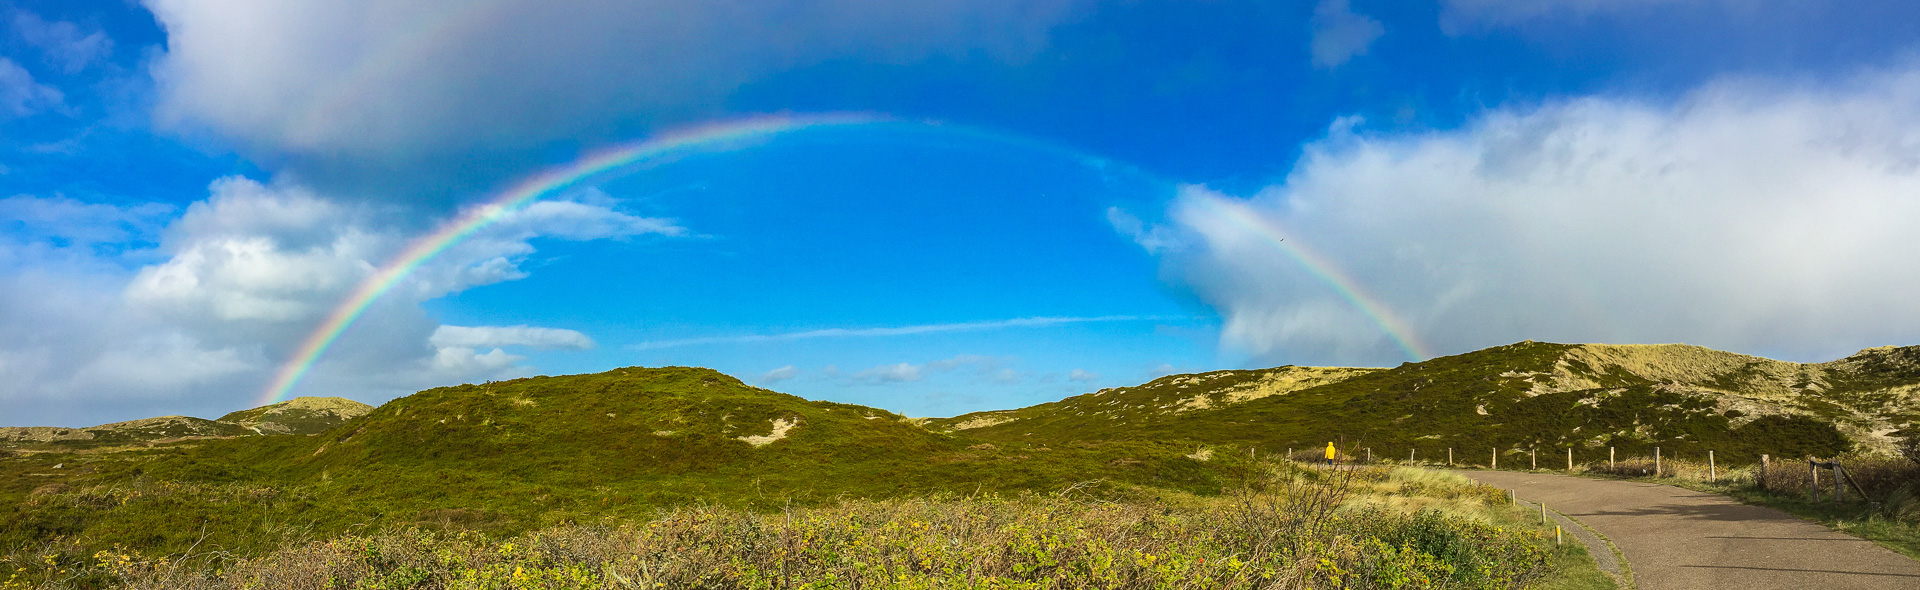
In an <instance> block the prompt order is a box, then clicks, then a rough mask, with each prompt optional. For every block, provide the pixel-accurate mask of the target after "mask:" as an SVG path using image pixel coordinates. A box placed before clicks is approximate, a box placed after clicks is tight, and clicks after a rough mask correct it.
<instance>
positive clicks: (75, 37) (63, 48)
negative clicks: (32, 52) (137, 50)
mask: <svg viewBox="0 0 1920 590" xmlns="http://www.w3.org/2000/svg"><path fill="white" fill-rule="evenodd" d="M11 24H12V27H13V34H14V36H15V37H17V38H19V39H20V40H21V41H25V42H26V43H27V44H28V45H32V46H34V47H37V48H39V49H40V51H41V52H43V53H45V54H46V58H47V63H48V64H49V65H52V66H54V67H57V68H60V70H61V71H63V72H66V73H68V74H72V73H76V72H79V71H81V70H84V69H86V68H87V66H90V65H93V64H94V63H95V62H98V61H101V60H104V59H106V58H107V56H108V55H111V54H113V39H110V38H108V37H107V34H106V33H105V32H102V31H91V32H83V31H81V29H80V26H79V25H75V24H73V23H70V22H66V21H53V22H48V21H47V20H45V19H42V18H40V16H39V15H36V14H33V13H31V12H26V11H15V12H14V13H13V18H12V23H11Z"/></svg>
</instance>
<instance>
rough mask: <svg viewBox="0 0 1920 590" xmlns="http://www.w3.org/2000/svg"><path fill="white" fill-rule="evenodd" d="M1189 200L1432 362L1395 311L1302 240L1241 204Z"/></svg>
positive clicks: (1201, 198) (1406, 350) (1199, 197)
mask: <svg viewBox="0 0 1920 590" xmlns="http://www.w3.org/2000/svg"><path fill="white" fill-rule="evenodd" d="M1190 199H1191V200H1189V203H1192V204H1195V205H1196V206H1198V207H1199V208H1200V209H1201V210H1202V212H1203V213H1202V214H1206V215H1211V216H1213V217H1214V218H1216V219H1220V220H1224V221H1226V222H1228V223H1230V224H1232V225H1234V226H1235V227H1238V228H1240V229H1242V230H1245V231H1247V232H1248V233H1250V234H1252V235H1253V236H1255V237H1257V238H1259V239H1260V240H1261V241H1263V242H1266V243H1267V244H1268V245H1270V246H1272V247H1273V248H1274V249H1275V250H1279V251H1280V252H1283V253H1285V254H1286V255H1287V256H1289V257H1291V258H1293V259H1294V261H1295V262H1299V263H1300V266H1301V267H1302V268H1305V269H1306V270H1307V273H1309V274H1312V275H1313V276H1314V278H1317V279H1320V281H1321V282H1324V283H1326V284H1327V285H1328V286H1330V287H1333V291H1334V293H1337V294H1339V295H1340V297H1341V298H1342V299H1346V300H1347V303H1348V304H1350V305H1352V306H1353V307H1354V309H1357V310H1360V313H1361V314H1363V315H1365V316H1367V319H1369V320H1371V321H1372V322H1373V323H1374V324H1375V325H1377V326H1379V327H1380V330H1381V331H1382V332H1384V333H1385V334H1386V335H1387V338H1388V339H1389V340H1392V341H1393V343H1394V345H1395V346H1398V347H1399V348H1400V350H1401V352H1404V353H1406V355H1407V356H1408V357H1409V358H1411V359H1412V360H1414V361H1415V362H1418V361H1424V360H1427V359H1429V358H1433V354H1432V352H1430V351H1429V350H1428V349H1427V346H1426V345H1425V344H1423V343H1421V342H1420V338H1419V337H1418V336H1417V333H1416V332H1414V330H1413V328H1412V326H1409V325H1407V322H1406V320H1404V319H1401V318H1400V316H1399V315H1398V314H1395V313H1394V312H1393V308H1391V307H1388V306H1387V305H1386V304H1385V303H1382V302H1381V301H1380V299H1379V298H1377V297H1374V296H1373V295H1372V294H1369V293H1367V291H1366V290H1365V289H1362V288H1361V286H1360V283H1359V282H1358V281H1355V280H1353V278H1352V277H1349V276H1347V274H1346V273H1344V272H1341V270H1340V267H1338V266H1336V265H1334V264H1333V261H1331V260H1328V259H1327V258H1326V257H1324V256H1321V255H1320V254H1318V253H1316V252H1314V251H1313V250H1312V249H1309V248H1308V247H1307V246H1306V244H1304V243H1301V242H1300V240H1288V239H1287V238H1288V236H1287V233H1286V232H1285V231H1283V230H1281V229H1280V227H1279V226H1278V225H1275V224H1274V223H1273V222H1271V221H1269V220H1267V219H1266V218H1264V217H1262V216H1260V215H1259V214H1257V213H1255V212H1254V211H1253V210H1252V209H1251V208H1249V207H1247V206H1246V205H1244V204H1241V203H1236V202H1229V201H1226V200H1223V199H1221V198H1218V197H1214V196H1211V195H1197V196H1193V197H1190Z"/></svg>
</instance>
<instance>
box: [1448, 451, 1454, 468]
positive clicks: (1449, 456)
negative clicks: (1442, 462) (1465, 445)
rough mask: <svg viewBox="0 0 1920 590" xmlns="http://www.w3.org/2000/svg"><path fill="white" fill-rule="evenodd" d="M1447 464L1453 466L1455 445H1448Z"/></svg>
mask: <svg viewBox="0 0 1920 590" xmlns="http://www.w3.org/2000/svg"><path fill="white" fill-rule="evenodd" d="M1447 466H1448V467H1452V466H1453V447H1447Z"/></svg>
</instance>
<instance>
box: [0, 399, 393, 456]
mask: <svg viewBox="0 0 1920 590" xmlns="http://www.w3.org/2000/svg"><path fill="white" fill-rule="evenodd" d="M371 411H373V406H369V405H366V404H363V403H360V402H356V401H353V400H350V399H346V398H339V397H298V398H294V399H290V400H287V401H284V402H280V403H276V404H269V405H265V406H260V407H258V408H253V409H251V410H241V411H238V412H233V413H231V414H227V415H225V416H222V417H220V419H219V420H207V419H205V418H194V417H190V416H161V417H158V418H143V419H140V420H129V421H126V422H115V423H112V424H101V425H99V426H90V427H87V428H62V427H56V426H24V427H5V428H0V449H6V450H13V451H23V452H58V451H74V450H81V449H90V450H102V449H114V448H118V447H128V446H153V445H156V444H165V443H172V442H179V441H183V440H193V439H210V438H233V437H240V436H270V435H288V434H319V433H321V432H324V431H326V430H327V429H329V428H332V427H335V426H339V425H340V424H343V423H345V422H346V421H347V420H349V419H352V418H354V417H357V416H361V415H364V414H366V413H367V412H371Z"/></svg>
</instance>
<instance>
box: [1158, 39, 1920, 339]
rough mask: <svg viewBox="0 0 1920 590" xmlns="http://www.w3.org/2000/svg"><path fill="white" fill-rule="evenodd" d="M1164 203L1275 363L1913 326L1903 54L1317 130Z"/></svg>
mask: <svg viewBox="0 0 1920 590" xmlns="http://www.w3.org/2000/svg"><path fill="white" fill-rule="evenodd" d="M1170 217H1171V218H1172V220H1173V222H1172V226H1173V227H1176V228H1178V229H1179V230H1181V231H1182V232H1183V235H1184V236H1186V239H1187V240H1188V241H1189V242H1188V243H1187V245H1186V246H1185V247H1184V248H1182V249H1180V250H1179V251H1177V252H1173V253H1169V254H1166V255H1165V256H1164V258H1163V260H1164V262H1165V263H1166V264H1168V265H1169V267H1170V270H1172V271H1173V274H1175V275H1177V276H1180V277H1182V278H1183V280H1184V281H1186V282H1187V283H1188V284H1189V285H1190V286H1191V287H1192V288H1193V289H1194V291H1195V292H1196V293H1197V294H1198V295H1199V296H1200V297H1201V298H1202V299H1203V300H1205V301H1206V302H1207V303H1209V304H1210V305H1212V306H1213V307H1215V308H1216V309H1217V310H1218V311H1219V313H1220V314H1221V315H1222V317H1223V318H1224V320H1225V324H1224V326H1223V331H1222V338H1223V341H1224V343H1225V344H1227V345H1229V346H1232V347H1234V348H1238V349H1241V350H1244V351H1247V352H1249V353H1251V354H1254V355H1256V356H1259V357H1262V358H1265V359H1268V360H1271V361H1275V362H1280V361H1285V362H1313V363H1391V362H1396V361H1399V360H1403V359H1404V358H1405V356H1406V353H1405V352H1404V349H1406V348H1415V349H1418V348H1419V347H1420V346H1421V345H1422V344H1424V345H1425V346H1427V347H1430V348H1431V350H1433V351H1434V352H1436V353H1441V354H1446V353H1456V352H1462V351H1466V350H1472V349H1477V348H1480V347H1484V346H1489V345H1496V344H1503V343H1508V342H1513V341H1518V340H1522V339H1539V340H1556V341H1576V342H1584V341H1600V342H1673V341H1680V342H1690V343H1695V344H1702V345H1707V346H1714V347H1718V348H1726V349H1733V350H1739V351H1749V352H1762V353H1772V354H1778V355H1783V356H1788V357H1798V358H1802V359H1823V358H1829V357H1831V356H1834V355H1839V354H1845V353H1847V352H1850V351H1851V350H1853V349H1857V348H1860V347H1864V346H1873V345H1882V344H1895V343H1901V344H1904V343H1912V342H1913V341H1914V340H1915V339H1916V338H1920V307H1915V306H1913V305H1912V304H1911V294H1912V293H1914V292H1916V291H1917V290H1920V258H1916V257H1914V256H1913V253H1914V252H1920V232H1914V231H1913V228H1912V220H1914V219H1920V72H1916V71H1915V70H1911V69H1902V70H1894V71H1883V72H1875V73H1868V74H1863V75H1860V76H1858V77H1856V78H1853V79H1850V80H1848V81H1845V82H1843V83H1837V84H1833V85H1827V86H1817V87H1816V86H1813V85H1808V84H1797V83H1790V82H1781V81H1765V80H1751V79H1748V80H1725V81H1721V82H1718V83H1715V84H1711V85H1708V86H1706V87H1703V88H1700V89H1698V90H1697V91H1695V92H1692V93H1691V94H1689V95H1688V96H1686V97H1685V98H1684V99H1681V100H1677V101H1674V102H1671V103H1660V102H1648V101H1642V100H1634V99H1625V98H1609V97H1589V98H1582V99H1575V100H1567V101H1562V102H1556V103H1552V104H1547V105H1544V106H1539V107H1534V108H1512V109H1502V110H1496V111H1492V112H1488V113H1486V114H1484V115H1483V116H1480V117H1478V118H1477V119H1475V120H1473V121H1471V122H1469V123H1467V124H1465V125H1464V126H1463V127H1461V128H1459V129H1454V130H1447V131H1433V132H1421V133H1407V134H1381V135H1369V134H1364V133H1358V132H1346V131H1340V130H1336V131H1335V133H1333V134H1332V135H1330V136H1329V137H1328V138H1327V139H1325V140H1323V141H1320V142H1317V143H1314V144H1311V145H1309V146H1307V147H1306V149H1305V153H1304V155H1303V157H1302V158H1301V160H1300V161H1299V162H1298V163H1297V165H1296V167H1295V168H1294V170H1293V171H1292V173H1291V174H1290V175H1289V176H1288V177H1287V178H1286V180H1285V182H1283V183H1280V184H1276V185H1274V186H1271V187H1268V188H1267V189H1265V190H1262V191H1260V192H1259V193H1258V194H1255V195H1252V196H1250V197H1245V198H1241V197H1234V196H1229V195H1224V194H1220V193H1218V192H1215V191H1211V190H1208V189H1206V188H1204V187H1197V186H1196V187H1188V188H1187V189H1185V190H1184V191H1183V194H1182V196H1181V197H1180V198H1179V199H1178V200H1177V202H1176V203H1175V204H1174V205H1173V207H1172V209H1171V211H1170ZM1282 238H1285V239H1286V242H1284V243H1281V242H1277V241H1276V240H1279V239H1282ZM1391 332H1400V334H1399V338H1396V337H1395V336H1394V335H1393V334H1391Z"/></svg>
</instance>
